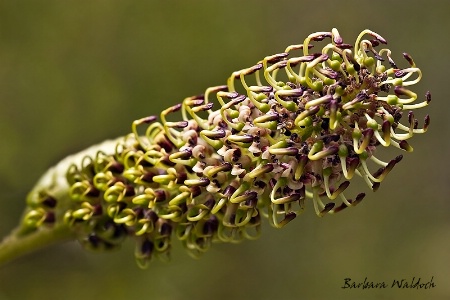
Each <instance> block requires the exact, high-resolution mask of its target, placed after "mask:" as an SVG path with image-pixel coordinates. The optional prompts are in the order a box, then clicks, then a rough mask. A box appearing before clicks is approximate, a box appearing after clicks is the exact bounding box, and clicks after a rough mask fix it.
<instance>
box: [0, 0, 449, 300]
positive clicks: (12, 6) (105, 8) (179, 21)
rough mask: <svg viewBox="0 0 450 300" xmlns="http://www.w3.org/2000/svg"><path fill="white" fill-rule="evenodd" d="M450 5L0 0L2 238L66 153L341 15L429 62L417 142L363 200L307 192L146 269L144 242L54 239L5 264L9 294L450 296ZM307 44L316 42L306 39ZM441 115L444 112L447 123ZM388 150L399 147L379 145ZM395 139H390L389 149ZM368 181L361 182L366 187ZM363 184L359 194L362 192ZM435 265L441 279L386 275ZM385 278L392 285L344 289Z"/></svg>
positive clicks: (391, 153) (0, 272)
mask: <svg viewBox="0 0 450 300" xmlns="http://www.w3.org/2000/svg"><path fill="white" fill-rule="evenodd" d="M449 8H450V5H449V4H448V3H447V1H438V0H429V1H387V0H383V1H361V0H359V1H356V0H351V1H333V0H327V1H300V0H298V1H294V0H291V1H269V0H264V1H261V0H260V1H257V0H252V1H237V0H233V1H225V0H223V1H208V0H199V1H194V0H192V1H188V0H177V1H121V0H112V1H100V0H98V1H93V0H91V1H62V0H49V1H31V0H24V1H14V0H8V1H0V137H1V141H0V238H1V237H3V236H5V235H7V234H8V233H9V231H10V230H12V229H13V228H14V227H15V225H16V224H17V222H18V221H19V218H20V216H21V213H22V210H23V209H24V207H25V197H26V194H27V192H28V191H29V190H30V189H31V188H32V187H33V185H34V183H35V182H36V181H37V180H38V178H39V177H40V175H41V174H43V173H44V172H45V171H46V170H47V169H48V168H49V167H50V166H52V165H53V164H55V163H57V162H58V161H59V160H60V159H62V158H64V157H65V156H67V155H69V154H71V153H75V152H78V151H80V150H82V149H84V148H86V147H88V146H90V145H92V144H95V143H98V142H101V141H103V140H105V139H108V138H114V137H117V136H121V135H124V134H127V133H128V132H130V130H131V122H132V121H133V120H135V119H138V118H141V117H145V116H148V115H154V114H155V115H156V114H159V112H160V111H161V110H162V109H164V108H166V107H168V106H171V105H174V104H176V103H179V102H181V101H182V100H183V99H184V98H185V97H188V96H192V95H196V94H201V93H203V92H204V90H205V88H207V87H208V86H216V85H221V84H225V83H226V79H227V78H228V76H229V75H230V74H231V72H233V71H235V70H239V69H242V68H246V67H250V66H252V65H254V64H255V63H256V62H257V61H259V60H260V59H262V58H263V57H264V56H266V55H271V54H275V53H279V52H282V51H283V50H284V49H285V48H286V46H288V45H291V44H296V43H301V42H303V40H304V38H305V37H306V36H307V35H308V34H310V33H312V32H315V31H329V30H331V29H332V28H333V27H336V28H338V30H339V33H340V34H341V35H342V37H343V39H344V42H350V43H352V42H353V41H354V40H355V39H356V37H357V35H358V34H359V33H360V32H361V31H362V30H363V29H365V28H368V29H371V30H373V31H375V32H377V33H379V34H380V35H382V36H383V37H384V38H385V39H387V41H388V45H387V47H388V48H389V49H391V50H392V51H393V58H394V60H395V61H396V63H397V64H398V65H399V67H407V66H408V64H407V62H406V61H405V60H404V59H403V57H402V52H408V53H409V54H410V55H411V56H412V57H413V58H414V61H415V63H416V64H417V66H418V67H419V68H420V69H421V70H422V72H423V79H422V81H421V82H420V83H419V84H417V85H415V86H414V87H413V90H414V92H416V93H417V94H418V95H419V99H418V100H417V102H421V99H423V98H424V95H425V92H426V91H427V90H430V91H431V94H432V101H431V103H430V105H429V106H428V107H425V108H423V109H420V110H417V111H415V113H416V112H417V113H416V117H418V119H419V127H422V125H423V116H424V115H425V114H426V113H428V114H429V115H430V117H431V125H430V127H429V130H428V132H427V133H426V134H418V135H415V136H414V137H413V138H412V139H411V140H409V141H408V142H409V143H410V145H411V146H413V147H414V152H413V153H402V154H403V155H404V158H403V160H402V161H401V162H400V163H399V164H398V165H397V166H396V167H395V168H394V170H393V171H392V172H391V173H390V174H389V175H388V176H387V178H386V179H385V180H384V181H383V182H382V184H381V186H380V188H379V190H378V191H377V192H376V193H372V192H370V191H367V186H365V183H364V182H363V181H362V180H354V181H355V182H353V181H352V184H351V186H350V188H349V189H352V188H353V191H360V190H365V191H366V192H367V195H366V198H365V199H364V200H363V201H362V202H361V203H360V204H359V205H358V206H356V207H354V208H348V209H346V210H344V211H343V212H341V213H339V214H337V215H328V216H325V217H324V218H322V219H320V218H318V217H317V216H316V215H315V213H314V208H313V207H312V203H311V202H309V203H308V206H307V209H306V211H305V213H304V214H303V215H300V216H298V217H297V218H296V219H295V220H294V221H292V222H291V223H289V224H288V225H287V226H286V227H284V228H282V229H274V228H271V227H270V226H268V225H267V224H268V222H267V220H263V221H264V222H265V224H266V225H265V226H264V227H263V234H262V237H261V238H260V239H259V240H257V241H245V242H243V243H241V244H215V245H213V247H212V249H211V250H210V251H208V252H207V253H206V254H205V255H204V256H203V257H202V258H201V259H200V260H195V259H192V258H190V257H189V256H188V255H187V254H186V252H185V251H184V249H183V247H182V246H181V244H180V243H179V242H177V241H176V240H174V241H173V253H172V261H171V262H169V263H163V262H160V261H158V260H157V259H155V260H154V261H153V262H152V264H151V265H150V268H149V269H148V270H145V271H142V270H140V269H139V268H138V267H137V266H136V264H135V261H134V255H133V251H134V243H132V242H128V243H126V244H125V246H124V247H122V249H120V250H119V251H114V252H111V253H92V252H88V251H85V250H84V249H82V248H81V246H80V245H79V244H77V243H76V242H73V243H66V244H62V245H56V246H52V247H50V248H47V249H44V250H41V251H39V252H36V253H34V254H32V255H29V256H26V257H23V258H21V259H19V260H17V261H14V262H12V263H10V264H8V265H6V266H4V267H2V268H1V269H0V299H1V300H3V299H6V300H16V299H20V300H21V299H31V300H34V299H47V300H52V299H55V300H56V299H68V300H71V299H83V300H90V299H110V300H116V299H170V300H172V299H173V300H178V299H199V300H202V299H217V300H221V299H238V300H240V299H448V297H450V285H449V284H448V282H449V280H450V268H449V267H450V230H449V226H450V217H449V212H450V200H449V198H450V197H449V194H450V182H449V179H450V176H449V174H450V172H449V168H450V164H449V163H448V161H449V158H448V156H447V155H448V153H449V152H450V147H449V146H450V141H449V139H450V135H449V131H450V118H449V117H448V111H449V109H450V102H449V96H448V95H446V94H445V91H446V90H447V89H448V86H450V84H449V81H450V80H449V78H450V77H448V76H450V72H449V70H448V69H446V68H450V63H449V62H450V57H449V53H450V51H449V48H447V47H450V36H449V34H448V32H449V29H450V18H449V17H448V11H449ZM311 52H313V51H311ZM446 122H447V123H446ZM381 148H382V147H380V149H379V152H380V153H382V152H383V153H387V154H384V155H383V157H386V158H388V159H392V158H394V157H395V156H396V155H398V154H401V152H400V151H399V150H398V151H396V150H391V149H389V150H388V149H381ZM384 150H387V151H384ZM358 184H361V185H363V186H362V187H358V186H356V185H358ZM353 194H355V193H353ZM432 276H433V281H434V283H435V284H436V287H435V288H433V289H431V290H416V289H397V288H390V286H391V284H392V281H393V280H394V279H396V280H401V279H406V280H408V281H411V279H412V278H413V277H416V279H417V278H418V277H421V281H422V282H427V281H429V280H430V279H431V277H432ZM365 277H367V280H368V281H374V282H381V281H384V282H386V283H387V285H388V286H389V287H388V288H386V289H370V290H362V289H352V290H349V289H342V288H341V287H342V286H343V285H344V279H345V278H351V280H352V282H353V281H356V282H363V281H364V278H365Z"/></svg>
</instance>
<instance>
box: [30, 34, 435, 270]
mask: <svg viewBox="0 0 450 300" xmlns="http://www.w3.org/2000/svg"><path fill="white" fill-rule="evenodd" d="M366 38H367V39H366ZM322 40H329V43H328V44H326V45H325V46H324V47H323V48H322V49H315V48H312V43H313V42H316V41H322ZM381 44H386V40H385V39H383V38H382V37H381V36H380V35H378V34H376V33H374V32H372V31H370V30H364V31H363V32H361V34H360V35H359V36H358V38H357V39H356V42H355V44H354V46H351V45H349V44H345V43H344V42H343V40H342V38H341V36H340V35H339V33H338V31H337V30H336V29H333V30H332V31H331V32H317V33H313V34H311V35H309V36H308V37H307V38H306V39H305V41H304V42H303V44H300V45H293V46H289V47H287V48H286V50H285V51H284V52H283V53H279V54H275V55H271V56H267V57H265V58H264V59H263V60H261V61H260V62H258V63H257V64H256V65H254V66H252V67H250V68H246V69H243V70H240V71H236V72H233V73H232V75H231V77H230V78H229V79H228V81H227V84H226V85H222V86H216V87H211V88H208V89H206V91H205V94H204V95H200V96H194V97H189V98H186V99H185V100H184V101H183V102H182V104H178V105H175V106H172V107H170V108H168V109H166V110H164V111H163V112H162V113H161V115H160V121H157V118H156V117H153V116H151V117H146V118H142V119H139V120H136V121H134V122H133V124H132V133H131V134H129V135H128V136H126V137H124V138H120V139H117V140H115V141H108V142H105V143H104V144H101V145H98V146H94V147H93V148H90V149H88V150H86V151H85V152H82V153H79V154H77V155H75V156H71V157H68V158H66V159H65V160H64V161H63V162H61V163H60V164H59V165H57V166H56V167H54V168H53V169H51V170H49V171H48V173H47V174H45V175H44V177H43V178H42V179H41V181H40V182H39V183H38V184H37V185H36V187H35V189H34V190H33V191H32V192H31V193H30V195H29V198H28V207H29V208H28V210H27V212H26V214H25V216H24V219H23V228H24V229H23V232H24V233H23V234H24V235H26V234H32V233H33V232H35V231H39V230H47V229H45V228H49V227H50V228H51V227H52V226H56V225H58V226H60V225H61V224H63V226H67V227H68V228H69V229H70V231H71V232H72V233H74V234H75V235H76V238H77V239H78V240H79V241H80V242H81V243H82V244H83V245H85V246H86V247H88V248H93V249H109V248H114V247H116V246H118V245H120V244H121V243H122V241H123V239H124V238H125V237H127V236H132V237H134V238H135V239H136V241H137V247H136V253H135V254H136V259H137V261H138V263H139V265H140V266H143V267H144V266H146V265H147V262H148V261H149V260H150V258H151V257H152V256H153V255H155V254H156V255H158V256H162V257H165V256H167V255H168V254H169V251H170V248H171V240H172V238H173V236H175V237H176V238H177V239H178V240H180V241H181V242H182V243H183V245H184V246H185V248H186V249H187V250H188V251H189V252H190V253H191V254H193V255H194V256H197V255H199V254H201V253H202V252H205V251H206V250H207V249H208V248H209V247H210V245H211V243H212V242H214V241H222V242H236V241H240V240H243V239H253V238H257V237H258V235H259V234H260V226H261V219H262V217H266V218H268V219H269V222H270V224H271V225H273V226H275V227H282V226H284V225H285V224H286V223H288V222H289V221H291V220H292V219H294V218H295V217H296V216H297V215H298V214H300V213H302V212H303V210H304V208H305V206H307V205H312V206H313V207H314V210H315V212H316V214H317V215H318V216H323V215H325V214H333V213H336V212H339V211H341V210H343V209H345V208H346V207H349V206H355V205H356V204H358V203H359V202H360V201H361V200H362V199H363V198H364V193H360V194H358V195H353V196H352V197H351V198H347V196H345V195H344V192H345V190H346V189H347V187H348V186H349V184H350V180H351V179H352V177H354V175H355V174H356V175H358V176H361V177H362V178H363V179H364V180H365V181H366V183H367V185H368V186H369V188H370V189H372V190H376V189H377V188H378V187H379V185H380V182H381V181H382V180H383V179H384V178H385V177H386V175H387V174H388V173H389V172H390V171H391V170H392V168H393V167H394V166H395V165H396V164H397V163H398V162H399V161H400V160H401V158H402V156H401V155H400V156H398V157H396V158H394V159H392V160H390V161H388V162H384V161H382V160H380V159H378V158H377V157H376V156H375V155H376V152H377V149H378V148H381V147H389V146H394V147H396V148H399V149H402V150H406V151H412V148H411V146H409V144H408V143H407V142H406V140H407V139H409V138H411V137H412V136H413V135H414V133H423V132H425V131H426V130H427V127H428V125H429V123H430V119H429V117H428V116H426V117H425V121H424V125H423V128H420V129H419V128H418V121H417V120H416V119H415V118H414V114H413V113H412V111H410V110H413V109H416V108H421V107H424V106H426V105H427V104H428V103H429V102H430V100H431V96H430V93H427V94H426V96H425V99H424V100H423V101H422V102H420V103H415V102H416V100H417V98H418V97H417V95H416V93H414V92H413V91H411V90H410V86H412V85H414V84H415V83H417V82H418V81H419V80H420V79H421V76H422V74H421V71H420V69H419V68H417V67H416V65H415V63H414V61H413V59H412V58H411V56H410V55H408V54H406V53H404V54H403V56H404V58H405V59H406V63H407V67H406V68H399V67H397V65H396V63H395V62H394V61H393V59H392V58H391V51H390V50H389V49H380V50H377V48H378V47H379V46H380V45H381ZM213 102H216V104H217V103H218V104H219V105H213ZM404 111H409V112H408V117H407V122H406V124H402V123H401V122H400V121H401V118H402V114H403V112H404ZM173 114H178V121H168V118H169V117H170V118H171V119H172V115H173ZM175 119H176V118H175ZM405 119H406V118H405ZM141 127H144V131H142V130H141V129H140V128H141ZM368 160H371V161H373V163H374V164H376V165H378V166H379V168H378V169H375V170H372V171H371V170H369V167H368V165H367V161H368ZM311 202H312V204H311Z"/></svg>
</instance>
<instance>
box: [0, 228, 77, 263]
mask: <svg viewBox="0 0 450 300" xmlns="http://www.w3.org/2000/svg"><path fill="white" fill-rule="evenodd" d="M74 236H75V233H74V232H73V231H71V230H70V229H69V227H68V226H66V225H65V224H58V225H56V226H54V227H52V228H41V229H39V230H36V231H33V232H30V233H27V234H25V235H21V234H20V228H18V229H16V230H14V231H13V232H12V233H11V234H10V235H9V236H7V237H6V238H5V239H4V240H3V241H2V242H1V243H0V266H3V265H5V264H6V263H8V262H10V261H12V260H14V259H16V258H18V257H21V256H23V255H25V254H28V253H30V252H33V251H36V250H38V249H40V248H44V247H45V246H49V245H51V244H54V243H57V242H62V241H67V240H70V239H73V238H74Z"/></svg>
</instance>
